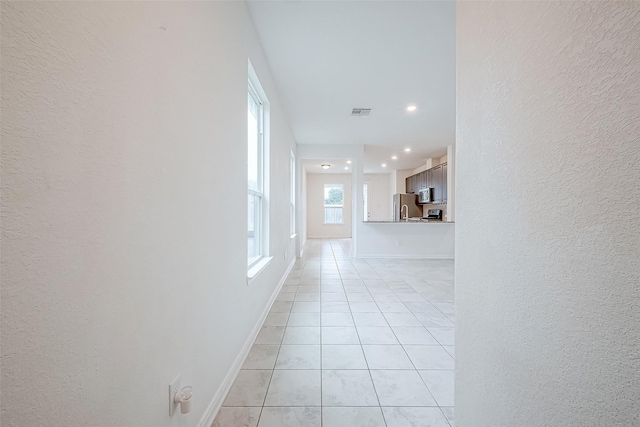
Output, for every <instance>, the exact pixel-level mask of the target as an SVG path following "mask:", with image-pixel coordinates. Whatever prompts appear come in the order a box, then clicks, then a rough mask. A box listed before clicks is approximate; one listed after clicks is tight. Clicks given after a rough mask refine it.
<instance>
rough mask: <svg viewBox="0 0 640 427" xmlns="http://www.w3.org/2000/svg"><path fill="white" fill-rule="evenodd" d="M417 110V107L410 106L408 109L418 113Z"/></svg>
mask: <svg viewBox="0 0 640 427" xmlns="http://www.w3.org/2000/svg"><path fill="white" fill-rule="evenodd" d="M416 108H417V107H416V106H415V105H409V106H408V107H407V111H416Z"/></svg>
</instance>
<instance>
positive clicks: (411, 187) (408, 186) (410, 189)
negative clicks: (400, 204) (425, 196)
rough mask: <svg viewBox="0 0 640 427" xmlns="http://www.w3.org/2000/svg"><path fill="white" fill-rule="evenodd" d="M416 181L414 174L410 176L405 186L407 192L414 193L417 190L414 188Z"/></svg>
mask: <svg viewBox="0 0 640 427" xmlns="http://www.w3.org/2000/svg"><path fill="white" fill-rule="evenodd" d="M414 182H415V179H414V177H413V175H412V176H410V177H408V178H407V179H406V180H405V183H406V185H405V187H406V190H407V194H413V193H414V192H415V191H414V190H415V189H414Z"/></svg>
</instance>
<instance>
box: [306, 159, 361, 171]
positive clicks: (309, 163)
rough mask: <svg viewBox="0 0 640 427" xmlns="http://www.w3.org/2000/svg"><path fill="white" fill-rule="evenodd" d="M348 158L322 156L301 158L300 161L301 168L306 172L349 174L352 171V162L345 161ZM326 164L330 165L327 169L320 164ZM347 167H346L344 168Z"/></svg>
mask: <svg viewBox="0 0 640 427" xmlns="http://www.w3.org/2000/svg"><path fill="white" fill-rule="evenodd" d="M347 160H349V159H332V158H324V159H314V160H303V161H302V169H303V170H305V171H306V172H307V173H323V174H327V173H348V174H351V172H352V171H353V169H352V167H353V165H354V164H353V163H347ZM322 164H328V165H331V167H330V168H329V169H322V167H320V165H322ZM345 168H347V169H345Z"/></svg>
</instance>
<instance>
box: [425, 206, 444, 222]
mask: <svg viewBox="0 0 640 427" xmlns="http://www.w3.org/2000/svg"><path fill="white" fill-rule="evenodd" d="M423 219H435V220H438V221H442V209H429V210H428V211H427V216H425V217H423Z"/></svg>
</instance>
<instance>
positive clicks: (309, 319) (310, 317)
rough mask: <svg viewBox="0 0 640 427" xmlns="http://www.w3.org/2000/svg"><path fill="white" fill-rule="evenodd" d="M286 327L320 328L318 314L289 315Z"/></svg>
mask: <svg viewBox="0 0 640 427" xmlns="http://www.w3.org/2000/svg"><path fill="white" fill-rule="evenodd" d="M287 326H320V313H291V314H290V315H289V321H288V322H287Z"/></svg>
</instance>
